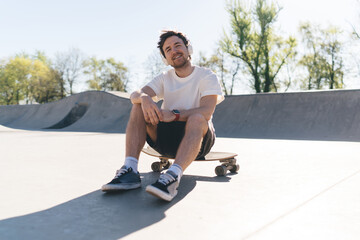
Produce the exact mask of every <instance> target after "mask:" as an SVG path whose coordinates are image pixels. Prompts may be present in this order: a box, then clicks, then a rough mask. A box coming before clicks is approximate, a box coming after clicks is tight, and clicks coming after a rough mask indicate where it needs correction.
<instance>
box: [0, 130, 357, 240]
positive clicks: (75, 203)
mask: <svg viewBox="0 0 360 240" xmlns="http://www.w3.org/2000/svg"><path fill="white" fill-rule="evenodd" d="M0 136H1V138H0V148H1V151H0V157H1V161H0V188H1V190H2V191H1V201H0V239H37V240H38V239H277V240H279V239H286V240H288V239H292V240H293V239H327V240H328V239H359V236H360V228H359V223H360V188H359V185H360V161H359V156H360V143H359V142H339V141H300V140H270V139H268V140H264V139H246V138H243V139H240V138H218V139H217V141H216V144H215V146H214V149H213V150H217V151H230V152H236V153H238V154H239V156H238V162H239V164H240V166H241V167H240V171H239V173H238V174H228V175H227V176H225V177H216V176H215V173H214V168H215V167H216V166H217V163H216V162H207V163H202V162H194V163H193V164H192V165H191V166H190V167H189V168H188V169H187V170H186V172H185V175H184V176H183V178H182V182H181V184H180V188H179V194H178V196H177V197H176V198H175V199H174V200H173V201H172V202H170V203H168V202H164V201H161V200H158V199H156V198H154V197H153V196H151V195H148V194H147V193H146V192H145V190H144V188H145V186H146V185H148V184H150V183H152V182H154V181H155V180H156V179H157V177H158V173H153V172H152V171H151V168H150V165H151V163H152V162H153V161H154V160H156V159H155V158H153V157H149V156H146V155H144V154H143V155H141V157H140V163H139V170H140V172H141V177H142V188H141V189H137V190H131V191H127V192H121V193H118V194H104V193H102V192H101V191H100V190H99V188H100V187H101V185H102V184H104V183H106V182H108V181H109V180H111V178H112V177H113V176H114V174H115V170H116V169H117V168H119V167H120V166H121V164H122V162H123V156H124V143H125V135H124V134H121V133H90V132H56V131H27V130H16V129H11V128H6V127H2V126H0Z"/></svg>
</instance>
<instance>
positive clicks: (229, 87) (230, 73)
mask: <svg viewBox="0 0 360 240" xmlns="http://www.w3.org/2000/svg"><path fill="white" fill-rule="evenodd" d="M196 64H197V65H198V66H201V67H207V68H209V69H211V70H212V71H213V72H215V73H216V75H217V77H218V79H219V81H220V83H221V85H222V89H223V91H224V93H225V95H232V94H233V91H234V86H235V81H236V79H237V76H238V73H239V70H240V67H241V65H240V61H239V60H238V59H237V58H233V57H231V56H230V55H229V54H227V53H225V52H224V51H222V49H221V48H218V49H216V51H215V53H213V54H212V55H211V56H210V58H207V57H206V56H205V55H204V54H203V53H202V52H200V54H199V58H198V61H197V62H196Z"/></svg>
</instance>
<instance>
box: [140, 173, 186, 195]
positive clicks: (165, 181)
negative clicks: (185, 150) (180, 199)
mask: <svg viewBox="0 0 360 240" xmlns="http://www.w3.org/2000/svg"><path fill="white" fill-rule="evenodd" d="M178 187H179V181H178V177H177V176H176V175H175V173H173V172H172V171H167V172H166V173H164V174H161V175H160V177H159V179H158V180H157V181H156V182H155V183H154V184H151V185H149V186H147V187H146V189H145V190H146V191H147V192H148V193H150V194H151V195H154V196H155V197H158V198H161V199H163V200H165V201H169V202H170V201H171V200H172V199H173V198H174V197H175V196H176V195H177V193H178V190H177V189H178Z"/></svg>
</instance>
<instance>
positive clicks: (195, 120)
mask: <svg viewBox="0 0 360 240" xmlns="http://www.w3.org/2000/svg"><path fill="white" fill-rule="evenodd" d="M193 127H195V128H197V129H202V130H203V131H206V130H207V129H208V122H207V121H206V119H205V117H204V116H203V115H202V114H199V113H196V114H192V115H190V116H189V117H188V119H187V121H186V128H193Z"/></svg>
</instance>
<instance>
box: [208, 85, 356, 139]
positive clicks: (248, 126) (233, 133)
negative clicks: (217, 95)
mask: <svg viewBox="0 0 360 240" xmlns="http://www.w3.org/2000/svg"><path fill="white" fill-rule="evenodd" d="M214 125H215V129H216V133H217V136H221V137H236V138H261V139H296V140H331V141H360V91H359V90H340V91H339V90H337V91H318V92H299V93H269V94H256V95H242V96H228V97H227V98H226V101H224V102H223V103H221V104H220V105H219V106H218V107H217V109H216V111H215V114H214Z"/></svg>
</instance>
